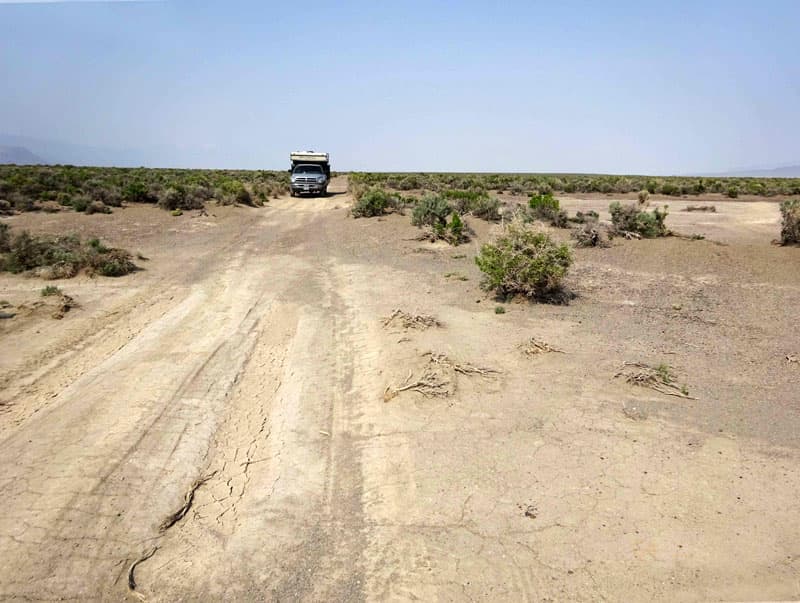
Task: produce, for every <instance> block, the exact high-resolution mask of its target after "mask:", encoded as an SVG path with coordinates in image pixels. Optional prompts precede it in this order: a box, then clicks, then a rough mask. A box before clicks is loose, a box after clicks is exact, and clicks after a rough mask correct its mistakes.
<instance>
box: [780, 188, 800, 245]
mask: <svg viewBox="0 0 800 603" xmlns="http://www.w3.org/2000/svg"><path fill="white" fill-rule="evenodd" d="M781 216H782V218H783V223H782V226H781V245H800V200H797V199H794V200H792V201H784V202H783V203H781Z"/></svg>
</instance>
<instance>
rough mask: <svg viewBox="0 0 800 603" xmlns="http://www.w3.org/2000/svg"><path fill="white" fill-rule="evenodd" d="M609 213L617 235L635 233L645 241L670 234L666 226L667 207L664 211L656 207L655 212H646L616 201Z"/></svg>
mask: <svg viewBox="0 0 800 603" xmlns="http://www.w3.org/2000/svg"><path fill="white" fill-rule="evenodd" d="M608 211H609V212H611V223H612V224H613V225H614V230H615V231H616V232H617V233H620V234H629V233H633V234H636V235H639V236H641V237H644V238H645V239H653V238H656V237H664V236H667V235H668V234H669V231H668V230H667V228H666V226H665V225H664V220H665V219H666V217H667V208H666V206H665V207H664V209H659V208H658V207H655V208H653V211H651V212H646V211H641V210H640V209H639V207H638V206H636V205H635V204H630V205H622V204H621V203H619V202H618V201H615V202H614V203H612V204H611V205H610V206H609V208H608Z"/></svg>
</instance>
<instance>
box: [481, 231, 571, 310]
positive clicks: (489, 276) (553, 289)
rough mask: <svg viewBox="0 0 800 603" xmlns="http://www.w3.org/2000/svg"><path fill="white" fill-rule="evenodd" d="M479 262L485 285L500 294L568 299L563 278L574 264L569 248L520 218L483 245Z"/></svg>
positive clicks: (532, 297)
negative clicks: (492, 240)
mask: <svg viewBox="0 0 800 603" xmlns="http://www.w3.org/2000/svg"><path fill="white" fill-rule="evenodd" d="M475 263H476V264H477V265H478V268H480V269H481V271H482V272H483V273H484V279H483V283H482V286H483V288H484V289H486V290H489V291H495V292H496V293H497V294H498V295H500V296H503V297H505V296H509V295H514V294H521V295H524V296H526V297H528V298H530V299H535V300H539V301H561V302H563V301H564V300H565V299H566V296H565V293H564V289H563V284H562V281H563V278H564V276H566V274H567V270H568V269H569V267H570V265H571V264H572V255H571V253H570V250H569V247H568V246H567V245H564V244H557V243H555V242H553V240H552V239H551V238H550V237H549V236H548V235H547V234H546V233H544V232H537V231H535V230H533V229H531V228H529V227H528V226H526V225H525V224H524V223H523V222H522V221H520V220H514V221H513V222H511V223H509V224H508V226H506V229H505V232H504V233H503V234H502V235H500V236H499V237H498V238H497V239H496V240H495V241H494V242H493V243H487V244H485V245H483V247H481V251H480V253H479V254H478V255H477V256H476V257H475Z"/></svg>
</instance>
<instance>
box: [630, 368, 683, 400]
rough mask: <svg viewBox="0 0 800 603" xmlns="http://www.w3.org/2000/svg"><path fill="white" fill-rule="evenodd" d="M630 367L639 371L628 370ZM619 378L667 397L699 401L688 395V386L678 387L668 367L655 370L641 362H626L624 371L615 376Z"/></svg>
mask: <svg viewBox="0 0 800 603" xmlns="http://www.w3.org/2000/svg"><path fill="white" fill-rule="evenodd" d="M628 367H632V368H633V369H639V370H626V368H628ZM618 377H625V382H626V383H630V384H631V385H637V386H639V387H647V388H649V389H652V390H654V391H657V392H658V393H660V394H664V395H666V396H676V397H678V398H685V399H687V400H696V399H697V398H693V397H691V396H690V395H689V394H688V392H687V391H686V386H683V387H678V385H677V384H676V383H675V381H674V378H673V377H672V375H671V373H670V372H669V367H667V366H666V365H661V366H660V367H658V368H654V367H652V366H650V365H647V364H642V363H640V362H625V363H623V365H622V370H620V371H619V372H618V373H617V374H616V375H614V378H615V379H616V378H618Z"/></svg>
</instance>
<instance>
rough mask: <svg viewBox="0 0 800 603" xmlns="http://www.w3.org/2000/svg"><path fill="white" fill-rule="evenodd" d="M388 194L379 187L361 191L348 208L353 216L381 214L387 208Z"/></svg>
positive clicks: (364, 216) (367, 216)
mask: <svg viewBox="0 0 800 603" xmlns="http://www.w3.org/2000/svg"><path fill="white" fill-rule="evenodd" d="M389 203H390V195H389V193H387V192H386V191H385V190H383V189H380V188H372V189H369V190H367V191H364V192H362V193H361V195H360V196H359V197H358V199H357V200H356V201H355V202H354V203H353V206H352V207H351V208H350V214H351V215H352V216H353V217H354V218H372V217H374V216H382V215H383V214H385V213H386V210H387V209H388V208H389Z"/></svg>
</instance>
